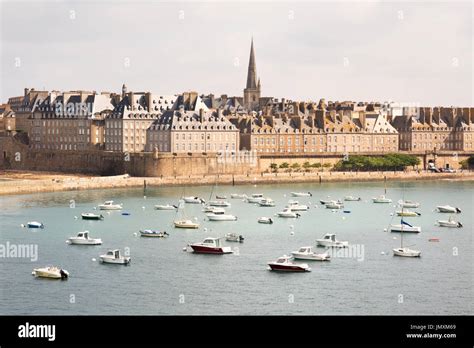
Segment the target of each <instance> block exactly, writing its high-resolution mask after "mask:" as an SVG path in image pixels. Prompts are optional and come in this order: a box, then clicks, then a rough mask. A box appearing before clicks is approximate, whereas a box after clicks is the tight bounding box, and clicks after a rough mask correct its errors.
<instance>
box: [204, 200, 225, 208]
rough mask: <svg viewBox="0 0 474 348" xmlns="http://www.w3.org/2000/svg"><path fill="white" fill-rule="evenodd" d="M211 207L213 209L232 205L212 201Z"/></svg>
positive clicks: (220, 201)
mask: <svg viewBox="0 0 474 348" xmlns="http://www.w3.org/2000/svg"><path fill="white" fill-rule="evenodd" d="M209 205H210V206H211V207H230V203H229V202H226V201H222V200H217V201H210V202H209Z"/></svg>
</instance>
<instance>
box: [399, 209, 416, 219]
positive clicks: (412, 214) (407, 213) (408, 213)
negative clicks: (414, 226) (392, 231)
mask: <svg viewBox="0 0 474 348" xmlns="http://www.w3.org/2000/svg"><path fill="white" fill-rule="evenodd" d="M397 216H409V217H416V216H421V213H419V212H417V211H410V210H402V211H397Z"/></svg>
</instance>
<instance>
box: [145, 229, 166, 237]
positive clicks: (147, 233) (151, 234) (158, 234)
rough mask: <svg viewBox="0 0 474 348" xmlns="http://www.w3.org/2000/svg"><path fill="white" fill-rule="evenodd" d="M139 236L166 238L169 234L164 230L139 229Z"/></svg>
mask: <svg viewBox="0 0 474 348" xmlns="http://www.w3.org/2000/svg"><path fill="white" fill-rule="evenodd" d="M140 236H141V237H149V238H166V237H168V236H169V234H168V233H167V232H166V231H155V230H140Z"/></svg>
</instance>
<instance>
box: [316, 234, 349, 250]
mask: <svg viewBox="0 0 474 348" xmlns="http://www.w3.org/2000/svg"><path fill="white" fill-rule="evenodd" d="M316 244H317V245H318V246H323V247H331V248H347V247H348V246H349V242H347V241H344V242H341V241H338V240H337V239H336V235H335V234H332V233H326V234H325V235H324V237H323V238H319V239H316Z"/></svg>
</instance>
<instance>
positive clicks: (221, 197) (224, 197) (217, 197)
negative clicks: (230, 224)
mask: <svg viewBox="0 0 474 348" xmlns="http://www.w3.org/2000/svg"><path fill="white" fill-rule="evenodd" d="M216 199H227V196H219V195H216Z"/></svg>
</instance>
